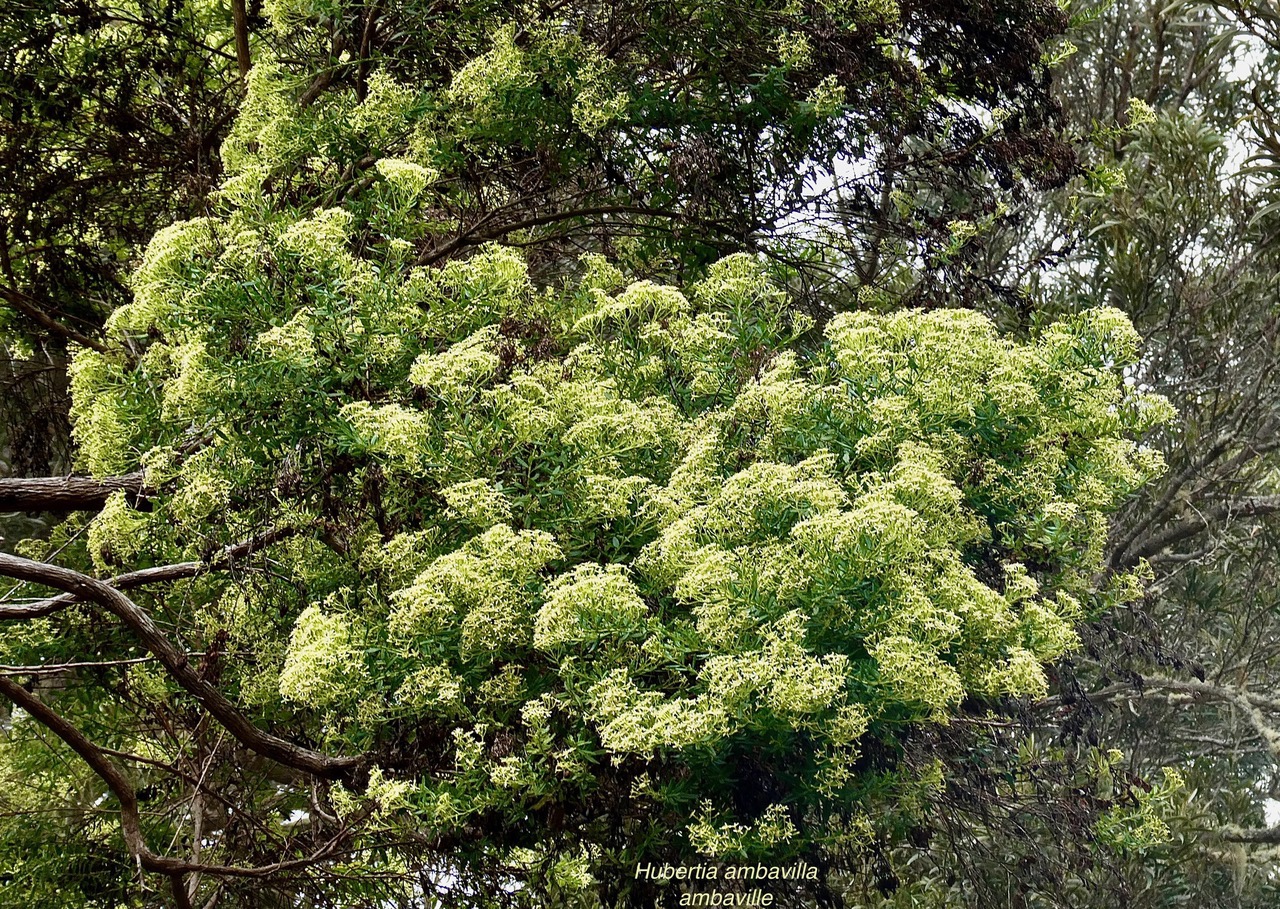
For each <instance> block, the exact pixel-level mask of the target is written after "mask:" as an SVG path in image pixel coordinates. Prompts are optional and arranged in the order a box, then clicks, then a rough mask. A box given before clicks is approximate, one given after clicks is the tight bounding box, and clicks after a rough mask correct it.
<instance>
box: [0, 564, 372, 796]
mask: <svg viewBox="0 0 1280 909" xmlns="http://www.w3.org/2000/svg"><path fill="white" fill-rule="evenodd" d="M0 575H5V576H7V577H11V578H16V579H18V580H20V581H29V582H31V583H35V584H44V585H46V586H48V587H53V588H55V589H58V590H62V591H65V592H66V593H69V594H72V595H74V596H75V597H77V598H79V599H82V600H85V601H87V602H93V603H96V604H97V605H99V606H101V607H102V608H104V609H106V610H107V611H108V612H110V613H111V614H112V615H114V616H116V617H117V618H118V619H120V621H122V622H123V623H124V624H125V625H127V626H128V627H129V628H130V629H131V630H132V631H133V632H134V634H135V635H136V636H137V637H138V639H139V640H140V641H141V642H142V644H143V645H144V646H145V647H146V648H147V650H149V651H150V652H151V653H153V654H155V657H156V659H157V660H159V661H160V663H161V664H162V665H163V666H164V667H165V669H166V670H168V672H169V675H170V676H171V677H172V678H173V679H174V681H176V682H177V683H178V684H179V685H181V686H182V687H183V688H184V689H185V690H186V691H187V692H188V693H189V694H190V695H191V696H192V697H194V698H195V699H196V700H197V701H198V702H199V703H200V705H201V706H202V707H204V708H205V709H206V710H207V711H209V713H210V715H211V716H213V718H214V719H216V720H217V721H218V722H219V723H220V724H222V726H223V727H224V728H226V730H227V731H228V732H230V733H231V734H232V735H233V736H234V737H235V738H236V740H237V741H239V742H240V744H242V745H243V746H245V747H246V748H248V749H249V750H251V751H255V752H257V753H258V754H261V755H262V756H263V757H266V758H270V759H271V760H273V761H276V762H277V763H280V764H283V765H285V766H286V767H292V768H294V769H296V770H301V771H304V772H306V773H314V774H316V775H317V776H322V777H329V778H332V777H340V776H345V775H348V774H350V773H351V772H352V771H353V770H355V769H356V768H358V767H360V766H361V765H362V764H363V763H364V762H365V758H363V757H330V756H329V755H325V754H322V753H320V752H318V751H313V750H312V749H310V748H305V747H303V746H301V745H297V744H295V743H293V742H290V741H286V740H285V739H282V738H279V737H278V736H274V735H272V734H270V733H268V732H264V731H263V730H261V729H259V728H258V727H257V726H255V725H254V724H253V723H251V722H250V721H249V720H248V719H247V718H246V717H245V716H244V714H242V713H241V712H240V711H239V710H238V709H237V708H236V707H235V705H233V704H232V703H231V702H230V701H229V700H227V697H226V695H224V694H223V693H222V692H221V691H220V690H218V689H217V688H215V687H214V686H213V685H212V684H210V683H209V682H208V681H207V680H205V679H204V678H203V677H201V675H200V674H199V673H198V672H196V670H195V669H193V668H192V666H191V664H190V662H188V660H187V655H186V654H185V653H183V652H182V651H181V650H179V649H178V648H177V647H175V646H174V645H173V643H172V642H171V641H170V640H169V639H168V638H167V637H166V636H165V635H164V633H163V632H162V631H161V630H160V628H159V627H158V626H157V625H156V623H155V622H154V621H153V620H152V618H151V616H149V615H148V614H147V613H146V612H145V611H144V610H143V609H142V608H141V607H139V606H138V605H137V604H136V603H134V602H133V601H132V600H130V599H129V598H128V597H127V596H125V595H124V594H123V593H121V592H120V591H119V590H117V589H116V588H114V587H112V586H111V585H110V584H107V583H106V582H104V581H99V580H97V579H95V578H91V577H89V576H88V575H86V574H81V573H80V572H78V571H72V570H71V569H69V568H63V567H61V566H58V565H49V564H46V563H44V562H36V561H32V560H31V559H24V558H22V557H20V556H15V555H9V554H8V553H0Z"/></svg>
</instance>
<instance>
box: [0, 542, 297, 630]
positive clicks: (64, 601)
mask: <svg viewBox="0 0 1280 909" xmlns="http://www.w3.org/2000/svg"><path fill="white" fill-rule="evenodd" d="M295 533H297V531H296V530H295V529H294V528H292V527H276V528H272V529H270V530H266V531H264V532H262V533H260V534H258V535H257V536H254V537H250V538H249V539H247V540H244V541H242V542H239V543H235V544H233V545H231V546H225V547H223V548H222V549H221V550H220V551H219V552H218V553H217V554H216V555H214V556H213V558H211V559H208V560H207V561H203V562H176V563H174V564H172V565H157V566H156V567H154V568H143V569H142V570H140V571H131V572H129V573H128V574H121V575H117V576H116V577H114V578H112V579H111V580H109V581H107V582H106V583H107V584H110V585H111V586H112V587H114V588H115V589H116V590H133V589H135V588H137V587H143V586H145V585H147V584H162V583H164V582H165V581H180V580H184V579H186V578H193V577H195V576H197V575H200V574H204V573H205V572H207V571H217V570H219V569H222V568H229V567H231V566H232V565H233V564H234V563H235V562H236V560H238V559H242V558H244V557H245V556H247V555H250V554H252V553H254V552H257V551H259V550H261V549H265V548H266V547H268V546H270V545H271V544H272V543H276V542H279V541H280V540H283V539H285V538H286V537H289V536H292V535H293V534H295ZM79 602H81V599H80V597H78V596H76V595H75V594H71V593H63V594H59V595H58V596H56V597H49V598H48V599H45V600H38V601H36V602H34V603H23V604H20V605H14V606H0V620H3V619H38V618H43V617H44V616H48V615H53V614H54V613H55V612H59V611H61V610H63V609H66V608H67V607H68V606H70V605H72V604H73V603H79Z"/></svg>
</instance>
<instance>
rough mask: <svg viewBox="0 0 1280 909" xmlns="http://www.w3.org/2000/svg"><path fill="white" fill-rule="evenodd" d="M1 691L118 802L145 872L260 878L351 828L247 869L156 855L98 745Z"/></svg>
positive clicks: (130, 792)
mask: <svg viewBox="0 0 1280 909" xmlns="http://www.w3.org/2000/svg"><path fill="white" fill-rule="evenodd" d="M0 694H2V695H4V696H5V697H6V698H8V699H9V700H10V701H12V702H13V704H14V705H15V706H17V707H21V708H22V709H23V710H25V711H26V712H27V713H29V714H30V715H31V717H32V718H33V719H34V720H36V722H38V723H40V725H42V726H44V727H45V728H46V729H48V730H49V731H50V732H52V733H53V734H54V735H56V736H57V737H58V738H59V739H61V740H62V741H63V742H65V743H66V744H67V746H68V747H69V748H71V750H72V751H74V752H75V753H76V754H78V755H80V757H81V758H82V759H83V760H84V762H85V763H86V764H88V765H89V767H90V769H92V770H93V772H94V773H95V774H97V775H98V777H99V778H100V779H101V780H102V781H103V782H104V783H106V784H107V788H108V789H110V790H111V794H112V795H114V796H115V797H116V801H118V802H119V803H120V827H121V831H122V833H123V834H124V841H125V846H126V847H127V848H128V850H129V853H130V854H131V855H134V856H136V857H137V859H138V862H139V864H141V865H142V867H143V868H145V869H146V870H147V871H155V872H158V873H160V874H165V875H168V876H169V877H171V878H172V877H175V876H178V877H180V876H181V875H184V874H191V873H201V874H212V875H221V876H224V877H265V876H267V875H270V874H276V873H278V872H280V871H287V870H290V869H294V868H305V867H307V866H309V865H314V864H315V863H316V862H318V861H321V860H323V859H324V858H326V857H327V856H328V855H330V854H332V852H333V850H334V847H335V846H336V845H337V843H338V842H339V841H340V840H341V839H342V837H343V836H344V835H345V834H346V833H347V832H348V831H349V830H350V829H351V826H350V825H348V826H347V827H344V828H343V829H342V830H341V831H339V833H338V835H337V836H335V837H333V839H331V840H329V842H327V843H325V844H324V845H323V846H321V847H320V848H319V849H318V850H316V851H315V852H314V853H312V854H311V855H310V856H307V857H306V858H300V859H292V860H289V861H285V862H276V863H274V864H271V865H259V866H257V867H251V868H246V867H243V866H239V865H206V864H201V863H199V862H186V861H183V860H181V859H175V858H171V857H170V856H165V855H157V854H156V853H154V852H152V851H151V849H150V847H149V846H147V842H146V838H145V837H144V836H143V833H142V824H141V821H140V820H139V815H138V794H137V792H136V791H135V790H134V788H133V784H132V783H131V782H129V778H128V777H127V776H125V775H124V773H123V772H122V771H121V770H120V768H119V767H117V766H116V765H115V763H114V762H113V761H112V760H111V759H110V758H108V757H107V756H106V754H104V753H103V751H102V749H100V748H99V747H98V746H97V745H95V744H93V742H91V741H89V739H88V738H86V737H85V735H84V733H82V732H81V731H80V730H79V729H77V728H76V727H75V726H74V725H73V724H72V723H70V722H68V721H67V719H66V718H65V717H63V716H62V715H61V714H59V713H57V712H56V711H55V710H53V709H52V708H51V707H49V705H47V704H45V703H44V702H43V701H42V700H40V699H39V698H38V697H36V696H35V695H34V694H32V693H31V692H29V691H27V690H26V689H25V688H23V687H22V686H21V685H19V684H17V683H16V682H13V681H11V680H9V679H6V678H3V677H0ZM359 820H361V818H360V817H358V816H357V818H355V819H353V821H359ZM176 889H177V888H176V887H175V890H176Z"/></svg>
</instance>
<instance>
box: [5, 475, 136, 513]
mask: <svg viewBox="0 0 1280 909" xmlns="http://www.w3.org/2000/svg"><path fill="white" fill-rule="evenodd" d="M145 489H146V485H145V478H144V477H143V473H142V471H140V470H139V471H135V472H134V473H128V474H124V475H123V476H118V477H103V478H101V479H98V478H96V477H3V478H0V511H26V512H42V511H56V512H63V511H82V510H88V509H92V508H101V507H102V506H103V504H104V503H105V502H106V501H107V497H108V496H110V495H111V494H112V493H113V492H119V491H120V490H124V491H125V492H129V493H133V494H134V495H141V494H142V493H143V492H144V491H145Z"/></svg>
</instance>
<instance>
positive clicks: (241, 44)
mask: <svg viewBox="0 0 1280 909" xmlns="http://www.w3.org/2000/svg"><path fill="white" fill-rule="evenodd" d="M231 27H232V30H233V31H234V32H235V36H236V65H237V66H238V67H239V69H240V78H241V79H244V78H245V77H246V76H248V75H249V68H250V67H251V66H253V60H252V59H251V58H250V56H249V14H248V12H247V11H246V10H245V5H244V0H231Z"/></svg>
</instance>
